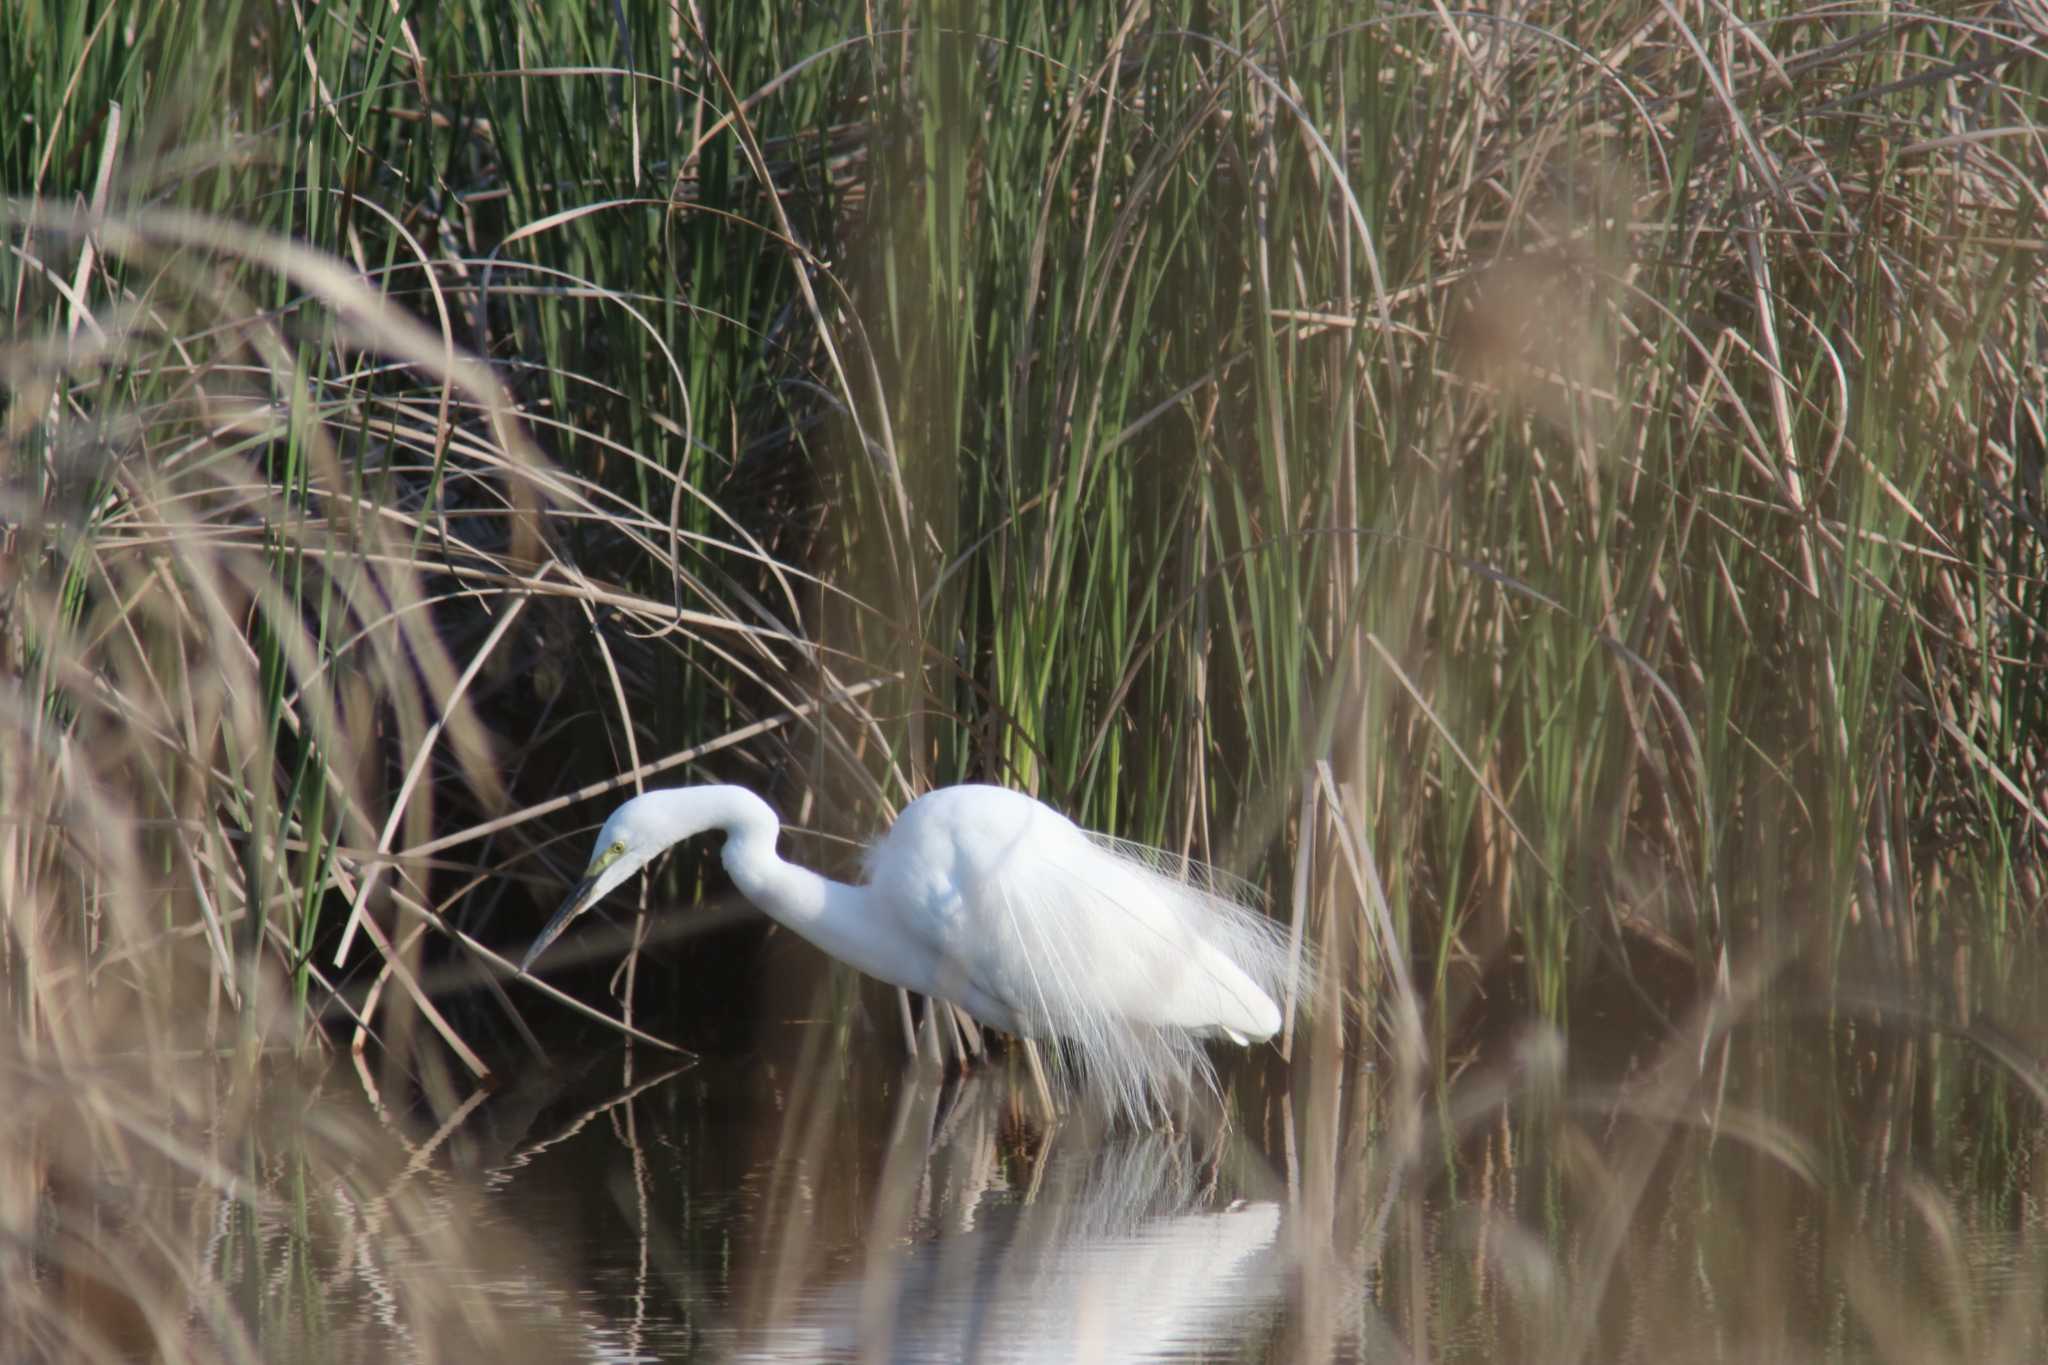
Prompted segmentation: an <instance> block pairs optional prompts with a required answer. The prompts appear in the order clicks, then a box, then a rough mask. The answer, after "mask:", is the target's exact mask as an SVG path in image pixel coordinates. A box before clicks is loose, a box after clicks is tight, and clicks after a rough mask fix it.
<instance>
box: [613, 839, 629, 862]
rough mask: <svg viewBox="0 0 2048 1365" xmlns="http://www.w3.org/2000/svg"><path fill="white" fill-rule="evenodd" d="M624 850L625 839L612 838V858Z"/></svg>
mask: <svg viewBox="0 0 2048 1365" xmlns="http://www.w3.org/2000/svg"><path fill="white" fill-rule="evenodd" d="M625 851H626V841H625V840H624V839H614V840H612V856H613V857H614V858H616V857H618V856H619V855H620V854H622V853H624V852H625Z"/></svg>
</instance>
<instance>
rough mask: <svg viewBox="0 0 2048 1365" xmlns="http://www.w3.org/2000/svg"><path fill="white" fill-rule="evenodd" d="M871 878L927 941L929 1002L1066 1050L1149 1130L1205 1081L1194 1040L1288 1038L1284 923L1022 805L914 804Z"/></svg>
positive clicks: (959, 792)
mask: <svg viewBox="0 0 2048 1365" xmlns="http://www.w3.org/2000/svg"><path fill="white" fill-rule="evenodd" d="M1176 872H1178V873H1180V875H1175V873H1176ZM868 875H869V885H870V888H871V890H872V892H873V901H874V904H875V907H876V911H877V913H882V914H887V915H889V916H890V917H891V919H892V920H894V921H897V927H899V928H901V929H903V930H904V931H906V932H915V933H919V934H924V935H929V936H930V938H929V944H928V946H929V948H930V951H931V952H932V953H933V955H934V960H935V961H937V962H938V963H939V964H940V966H939V971H938V983H937V989H936V993H937V994H939V995H941V996H942V997H944V998H947V999H951V1000H953V1001H954V1002H955V1003H957V1004H959V1005H961V1006H962V1007H963V1008H965V1009H967V1010H968V1012H969V1013H971V1014H974V1015H976V1016H977V1017H978V1018H981V1019H982V1020H984V1021H985V1022H987V1023H990V1024H993V1025H995V1026H996V1027H998V1028H1002V1029H1006V1030H1009V1031H1011V1032H1015V1033H1020V1034H1023V1035H1025V1036H1027V1037H1033V1038H1058V1039H1061V1040H1063V1041H1064V1042H1065V1043H1067V1044H1070V1045H1071V1048H1072V1050H1073V1051H1074V1052H1075V1053H1076V1054H1078V1056H1079V1059H1080V1062H1081V1066H1080V1070H1079V1073H1078V1076H1075V1077H1073V1078H1074V1079H1078V1080H1081V1081H1083V1082H1085V1083H1086V1084H1087V1085H1089V1086H1091V1087H1093V1088H1095V1089H1096V1090H1097V1091H1099V1092H1100V1093H1102V1094H1103V1095H1104V1097H1105V1098H1106V1099H1107V1100H1109V1102H1111V1103H1112V1104H1113V1105H1115V1106H1116V1107H1119V1108H1121V1109H1123V1110H1125V1111H1126V1112H1128V1113H1130V1114H1132V1115H1133V1116H1134V1117H1136V1118H1139V1119H1140V1120H1143V1119H1145V1118H1147V1117H1149V1111H1150V1110H1152V1109H1153V1108H1154V1107H1155V1106H1156V1105H1157V1103H1158V1101H1159V1100H1160V1099H1161V1098H1162V1097H1163V1096H1164V1095H1165V1094H1166V1093H1168V1092H1169V1091H1171V1090H1172V1089H1173V1088H1175V1087H1178V1086H1187V1085H1190V1084H1194V1085H1208V1086H1213V1084H1214V1072H1213V1069H1212V1068H1211V1065H1210V1063H1209V1059H1208V1056H1207V1054H1206V1053H1205V1052H1204V1051H1203V1050H1202V1048H1201V1045H1200V1040H1201V1039H1203V1038H1207V1037H1213V1036H1218V1035H1223V1036H1228V1037H1231V1038H1234V1039H1236V1040H1237V1041H1239V1042H1243V1041H1247V1040H1255V1039H1265V1038H1269V1037H1271V1036H1272V1035H1273V1034H1274V1033H1276V1032H1278V1030H1279V1027H1280V1010H1279V1006H1278V1005H1276V1004H1275V1003H1274V996H1275V995H1277V994H1279V993H1280V992H1281V991H1282V989H1283V986H1284V983H1285V981H1286V979H1287V974H1288V954H1287V944H1286V940H1285V936H1284V934H1283V933H1282V931H1281V929H1280V927H1279V926H1277V925H1275V924H1274V923H1273V922H1272V921H1271V920H1270V919H1268V918H1267V917H1266V916H1265V915H1263V914H1262V913H1260V912H1259V911H1258V910H1256V909H1254V908H1252V907H1251V906H1250V905H1248V904H1246V903H1244V902H1243V901H1242V900H1240V899H1238V898H1236V896H1234V895H1232V894H1229V892H1230V891H1232V890H1233V889H1234V888H1232V887H1231V886H1230V885H1229V884H1227V883H1225V882H1223V881H1222V880H1221V879H1219V878H1218V877H1216V876H1215V874H1213V873H1212V872H1210V871H1209V870H1208V869H1206V868H1202V867H1200V866H1198V865H1186V866H1185V867H1182V866H1181V865H1179V864H1178V863H1177V861H1176V860H1170V859H1169V858H1167V857H1166V855H1161V854H1158V853H1156V852H1155V851H1153V850H1150V849H1144V848H1142V847H1139V846H1135V845H1129V844H1124V843H1121V842H1119V841H1115V840H1109V839H1104V838H1102V837H1100V836H1096V835H1091V834H1089V833H1087V832H1086V831H1083V830H1082V829H1080V828H1079V827H1078V826H1076V825H1075V824H1074V823H1073V822H1072V821H1070V820H1068V819H1066V818H1065V817H1064V816H1062V815H1060V814H1059V813H1058V812H1056V811H1054V810H1052V809H1051V808H1050V807H1048V806H1045V805H1043V804H1041V803H1039V802H1038V801H1035V800H1033V799H1032V798H1030V797H1028V796H1025V795H1023V794H1022V793H1019V792H1013V791H1009V790H1007V789H1004V788H1000V787H976V786H966V787H946V788H941V789H940V790H938V791H935V792H932V793H930V794H928V795H926V796H923V797H920V798H919V799H918V800H916V801H913V802H912V803H911V804H910V805H909V806H907V807H906V808H905V809H904V811H903V813H902V815H900V816H899V817H898V818H897V821H896V823H895V825H894V826H893V827H892V828H891V829H890V831H889V833H888V834H887V835H886V836H885V837H884V838H883V839H882V840H881V841H880V842H879V843H878V844H877V845H876V846H875V847H874V849H873V850H872V851H871V852H870V855H869V860H868Z"/></svg>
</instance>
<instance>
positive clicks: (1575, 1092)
mask: <svg viewBox="0 0 2048 1365" xmlns="http://www.w3.org/2000/svg"><path fill="white" fill-rule="evenodd" d="M872 1031H873V1032H880V1031H879V1030H872ZM1786 1035H1789V1036H1786ZM1531 1038H1533V1039H1535V1041H1534V1042H1531V1041H1528V1040H1525V1041H1524V1043H1523V1044H1521V1045H1519V1046H1508V1047H1504V1048H1503V1049H1502V1056H1503V1058H1504V1060H1503V1061H1501V1062H1500V1063H1498V1064H1495V1065H1488V1064H1474V1065H1473V1066H1472V1067H1470V1068H1468V1070H1467V1071H1466V1072H1465V1073H1463V1074H1462V1075H1460V1076H1458V1077H1456V1078H1455V1079H1453V1080H1451V1081H1449V1082H1448V1083H1446V1084H1444V1085H1441V1086H1432V1085H1425V1086H1423V1087H1422V1098H1421V1099H1420V1100H1415V1099H1412V1098H1411V1099H1406V1100H1403V1099H1400V1098H1397V1096H1398V1095H1399V1093H1400V1092H1401V1087H1400V1086H1399V1085H1398V1084H1397V1083H1396V1082H1395V1081H1394V1080H1393V1079H1392V1077H1391V1076H1390V1074H1389V1073H1390V1070H1391V1068H1390V1067H1389V1066H1387V1065H1386V1064H1382V1065H1381V1066H1380V1067H1378V1068H1375V1069H1371V1070H1359V1069H1342V1070H1339V1069H1335V1068H1330V1069H1325V1070H1324V1071H1323V1072H1322V1074H1308V1073H1312V1072H1314V1071H1315V1070H1316V1069H1315V1068H1313V1067H1310V1066H1306V1065H1297V1066H1296V1067H1295V1068H1294V1074H1293V1075H1291V1076H1290V1075H1289V1074H1288V1073H1287V1071H1286V1068H1284V1067H1283V1066H1282V1065H1281V1064H1280V1063H1279V1062H1278V1060H1277V1058H1269V1059H1268V1060H1267V1061H1266V1062H1265V1063H1264V1064H1256V1063H1255V1064H1253V1065H1251V1066H1247V1067H1245V1068H1242V1069H1240V1070H1239V1072H1238V1073H1237V1074H1236V1075H1235V1076H1233V1077H1231V1078H1230V1079H1231V1080H1232V1082H1233V1083H1234V1090H1235V1104H1234V1106H1233V1111H1232V1119H1231V1121H1230V1123H1228V1124H1227V1125H1219V1123H1218V1122H1217V1118H1216V1115H1214V1114H1207V1115H1205V1114H1201V1113H1196V1114H1193V1115H1190V1116H1188V1117H1187V1118H1186V1119H1185V1120H1184V1122H1183V1123H1182V1124H1181V1125H1180V1126H1179V1127H1178V1129H1177V1130H1176V1131H1175V1132H1172V1133H1130V1132H1125V1131H1104V1130H1103V1129H1102V1128H1101V1127H1099V1126H1097V1125H1093V1124H1091V1123H1089V1122H1087V1121H1085V1120H1070V1121H1068V1122H1065V1123H1062V1124H1060V1125H1058V1126H1057V1127H1055V1128H1053V1129H1051V1130H1050V1131H1048V1129H1047V1127H1046V1125H1045V1124H1044V1123H1043V1122H1042V1119H1041V1117H1040V1113H1039V1109H1038V1102H1037V1100H1036V1099H1035V1098H1034V1092H1033V1090H1032V1089H1031V1087H1030V1085H1029V1083H1028V1081H1027V1080H1025V1079H1024V1078H1023V1075H1022V1071H1021V1068H1018V1067H1014V1066H1012V1065H1006V1064H1005V1063H1003V1062H1000V1061H999V1062H998V1063H996V1064H994V1065H993V1066H991V1067H989V1068H986V1069H985V1070H984V1071H982V1072H980V1073H978V1074H977V1075H975V1076H973V1077H971V1078H970V1079H968V1080H967V1081H965V1082H955V1083H952V1084H946V1085H940V1084H939V1083H937V1082H936V1080H935V1079H931V1078H930V1075H929V1073H927V1075H926V1076H925V1077H924V1078H920V1077H919V1076H918V1075H917V1074H916V1073H913V1072H911V1071H910V1070H908V1069H907V1068H905V1067H903V1066H902V1065H901V1064H900V1060H899V1059H898V1058H897V1057H895V1056H892V1055H890V1052H889V1050H888V1049H887V1048H886V1047H884V1046H882V1045H881V1044H880V1043H874V1042H870V1041H862V1040H851V1041H850V1040H849V1039H848V1038H847V1037H846V1036H844V1035H843V1034H841V1033H840V1032H839V1031H838V1030H836V1029H834V1028H833V1027H831V1026H829V1025H825V1024H798V1025H791V1026H788V1028H787V1029H786V1030H785V1031H784V1032H783V1034H782V1035H780V1036H779V1038H778V1039H777V1040H776V1041H775V1042H774V1043H772V1044H770V1045H766V1046H764V1048H763V1049H762V1050H759V1051H756V1052H754V1053H753V1054H751V1055H750V1056H748V1057H747V1058H745V1059H744V1060H734V1059H715V1058H711V1059H702V1060H700V1061H698V1062H696V1063H695V1064H693V1065H691V1066H689V1067H687V1068H685V1069H681V1070H676V1071H671V1072H668V1073H667V1074H663V1073H662V1072H661V1071H659V1070H657V1069H650V1068H651V1067H652V1065H653V1062H654V1059H652V1058H650V1056H649V1055H648V1054H647V1053H646V1052H644V1051H643V1052H641V1053H639V1054H637V1055H634V1054H629V1053H626V1052H623V1051H619V1050H608V1051H602V1052H599V1053H596V1054H593V1055H591V1056H588V1057H586V1058H585V1059H583V1061H582V1062H581V1063H580V1064H579V1065H578V1066H577V1067H575V1068H571V1069H566V1070H558V1071H556V1072H553V1073H551V1074H550V1075H548V1076H547V1077H545V1078H540V1077H536V1078H535V1079H534V1080H533V1081H532V1082H531V1083H529V1084H526V1085H523V1086H520V1087H515V1088H514V1089H512V1090H510V1091H509V1092H505V1093H500V1094H496V1095H492V1096H489V1097H488V1098H483V1099H480V1100H478V1101H477V1102H475V1103H474V1104H473V1105H472V1106H470V1107H468V1108H467V1109H462V1110H461V1112H459V1113H458V1112H456V1110H457V1109H461V1106H460V1104H458V1105H456V1106H455V1108H451V1109H449V1111H448V1114H447V1117H446V1118H445V1119H444V1120H443V1121H442V1123H441V1126H440V1129H439V1131H438V1132H437V1133H436V1134H435V1135H434V1137H432V1138H431V1139H428V1140H420V1139H415V1140H414V1143H415V1148H416V1155H415V1159H414V1161H413V1163H412V1167H411V1169H412V1170H413V1171H414V1172H415V1173H416V1174H414V1175H413V1176H412V1177H410V1178H411V1179H412V1180H413V1182H414V1185H415V1187H416V1189H417V1190H424V1191H427V1192H428V1193H429V1200H428V1209H429V1211H428V1212H426V1213H424V1214H421V1213H417V1212H416V1213H415V1215H414V1218H415V1220H416V1221H417V1222H419V1223H423V1224H424V1225H426V1226H428V1227H431V1228H436V1229H443V1230H445V1225H453V1226H454V1227H455V1230H456V1232H457V1233H458V1235H459V1239H458V1240H457V1241H454V1242H444V1243H441V1245H444V1246H449V1245H454V1246H461V1247H464V1248H466V1250H465V1252H464V1259H463V1261H462V1263H461V1264H459V1265H453V1264H446V1263H439V1264H437V1263H436V1261H435V1258H434V1255H433V1253H432V1249H431V1246H429V1245H428V1243H429V1242H431V1238H423V1239H417V1242H418V1244H417V1245H415V1244H414V1242H413V1241H410V1240H408V1238H407V1237H405V1236H393V1235H391V1232H392V1229H391V1227H390V1226H389V1225H388V1221H387V1225H385V1226H382V1227H379V1226H377V1225H375V1224H374V1219H373V1218H372V1217H370V1216H369V1214H368V1213H366V1212H364V1211H363V1210H367V1209H371V1208H372V1206H373V1205H374V1203H375V1200H374V1197H372V1198H364V1197H362V1196H361V1195H359V1194H348V1195H345V1196H344V1195H343V1194H341V1193H340V1191H339V1189H337V1190H336V1191H335V1192H334V1193H333V1195H332V1197H333V1198H337V1199H340V1198H346V1199H349V1200H356V1201H359V1202H360V1203H361V1205H362V1208H361V1209H358V1210H356V1211H354V1212H352V1213H351V1214H350V1216H349V1217H348V1218H347V1219H345V1220H344V1221H345V1222H347V1223H348V1224H349V1226H350V1227H351V1228H352V1229H353V1230H354V1232H355V1233H356V1234H357V1235H356V1237H355V1240H354V1241H353V1242H350V1243H348V1244H349V1245H352V1246H353V1247H354V1248H355V1249H354V1251H353V1252H351V1253H350V1254H348V1255H343V1256H338V1257H337V1258H336V1260H335V1262H334V1264H333V1265H332V1266H330V1267H329V1269H328V1271H327V1273H326V1277H325V1279H324V1281H323V1288H322V1290H321V1293H320V1295H319V1312H318V1321H317V1323H313V1324H310V1330H309V1322H308V1321H307V1315H306V1314H305V1313H304V1312H302V1311H292V1312H289V1313H286V1314H284V1315H283V1316H284V1317H287V1318H289V1319H291V1321H289V1322H286V1323H284V1324H282V1331H281V1335H279V1336H276V1337H273V1338H272V1339H273V1340H277V1341H286V1342H292V1343H296V1344H297V1345H299V1346H303V1347H307V1348H309V1350H308V1353H309V1354H312V1355H319V1356H327V1357H334V1358H367V1357H370V1356H373V1355H374V1356H376V1357H378V1358H385V1357H387V1356H390V1355H393V1354H395V1355H397V1356H401V1357H403V1356H406V1355H408V1354H409V1353H410V1354H413V1355H418V1354H420V1353H419V1352H418V1351H417V1350H414V1349H412V1348H411V1347H409V1345H408V1339H407V1332H406V1330H405V1328H404V1315H403V1314H402V1313H399V1312H397V1311H395V1310H394V1308H393V1304H394V1303H395V1302H397V1300H396V1298H395V1297H394V1296H395V1295H396V1294H397V1293H398V1292H399V1291H397V1290H395V1289H393V1288H392V1287H391V1286H393V1285H394V1284H407V1285H414V1286H416V1285H418V1284H421V1283H431V1282H436V1281H439V1282H442V1283H451V1282H452V1284H451V1288H452V1289H453V1290H454V1291H455V1293H454V1296H453V1298H452V1299H451V1300H450V1305H449V1306H447V1307H446V1308H444V1309H443V1310H441V1311H446V1312H453V1313H462V1312H472V1313H477V1314H485V1315H488V1316H489V1318H490V1320H491V1321H492V1322H493V1323H495V1324H496V1325H497V1326H498V1327H499V1328H501V1329H502V1328H503V1327H504V1326H505V1325H506V1324H507V1323H513V1324H517V1332H518V1339H519V1340H520V1341H522V1342H523V1343H526V1344H529V1345H530V1346H531V1349H532V1352H533V1358H547V1359H563V1360H591V1361H629V1360H661V1361H668V1360H760V1361H833V1360H848V1361H854V1360H878V1361H991V1362H1000V1361H1158V1360H1232V1361H1235V1360H1297V1359H1307V1360H1318V1359H1336V1360H1374V1361H1377V1360H1410V1359H1415V1360H1452V1361H1467V1360H1469V1361H1494V1360H1559V1361H1564V1360H1572V1361H1578V1360H1599V1361H1608V1360H1614V1361H1637V1360H1640V1361H1673V1360H1678V1361H1742V1360H1752V1359H1799V1360H1841V1361H1864V1360H1870V1361H1879V1360H1913V1361H1944V1360H1954V1361H1965V1360H1968V1361H2006V1360H2012V1361H2020V1360H2040V1359H2048V1210H2044V1195H2048V1191H2044V1190H2043V1188H2042V1175H2043V1172H2044V1169H2048V1168H2044V1160H2048V1154H2044V1149H2048V1128H2044V1125H2043V1123H2042V1121H2041V1110H2040V1106H2039V1103H2038V1099H2037V1095H2036V1092H2035V1090H2034V1089H2033V1088H2031V1086H2030V1084H2029V1082H2028V1081H2027V1080H2026V1079H2025V1077H2024V1076H2022V1075H2020V1074H2019V1073H2016V1072H2015V1071H2014V1070H2012V1068H2011V1067H2009V1066H2006V1065H2004V1064H2001V1063H1999V1062H1997V1061H1996V1060H1994V1059H1992V1058H1990V1057H1988V1056H1987V1055H1986V1052H1985V1048H1984V1047H1983V1046H1981V1045H1980V1044H1979V1043H1976V1042H1972V1041H1971V1040H1969V1039H1965V1038H1955V1037H1947V1036H1942V1035H1939V1034H1932V1033H1930V1034H1925V1035H1920V1036H1911V1035H1902V1034H1901V1033H1900V1032H1898V1031H1897V1030H1896V1029H1877V1028H1873V1027H1861V1028H1859V1027H1858V1026H1856V1025H1854V1024H1848V1023H1841V1022H1839V1021H1835V1022H1830V1023H1828V1024H1826V1025H1824V1026H1817V1027H1814V1028H1808V1029H1788V1030H1783V1031H1781V1033H1780V1034H1777V1035H1769V1036H1767V1035H1766V1034H1765V1032H1764V1031H1763V1030H1761V1029H1745V1030H1738V1031H1736V1032H1735V1033H1733V1034H1730V1035H1727V1041H1726V1043H1725V1045H1723V1046H1721V1047H1718V1048H1717V1049H1716V1050H1715V1051H1714V1052H1713V1053H1711V1054H1710V1055H1708V1056H1706V1057H1705V1058H1703V1059H1702V1058H1698V1057H1676V1056H1674V1055H1673V1054H1672V1053H1671V1052H1670V1050H1669V1049H1666V1050H1665V1051H1664V1052H1661V1053H1656V1052H1653V1053H1649V1054H1646V1055H1645V1056H1643V1057H1618V1058H1613V1059H1610V1060H1612V1061H1613V1063H1614V1069H1613V1070H1612V1071H1611V1073H1609V1074H1603V1075H1601V1076H1598V1077H1589V1078H1583V1079H1582V1078H1581V1075H1580V1071H1579V1070H1578V1069H1574V1068H1573V1067H1571V1066H1570V1065H1569V1064H1568V1061H1569V1059H1568V1057H1567V1055H1566V1054H1567V1046H1566V1045H1565V1044H1564V1043H1563V1042H1561V1041H1557V1040H1546V1039H1545V1038H1544V1036H1543V1035H1540V1034H1532V1035H1531ZM1013 1073H1014V1074H1013ZM1410 1093H1411V1094H1412V1093H1413V1091H1412V1090H1411V1091H1410ZM434 1209H440V1210H443V1211H442V1212H439V1213H436V1212H433V1211H432V1210H434ZM346 1240H347V1239H344V1241H346ZM479 1246H482V1247H484V1248H486V1249H487V1252H488V1254H487V1255H486V1256H485V1257H484V1258H483V1261H482V1262H481V1263H479V1262H477V1261H475V1260H473V1259H470V1257H471V1255H472V1254H473V1253H474V1251H475V1249H476V1248H477V1247H479Z"/></svg>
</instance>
